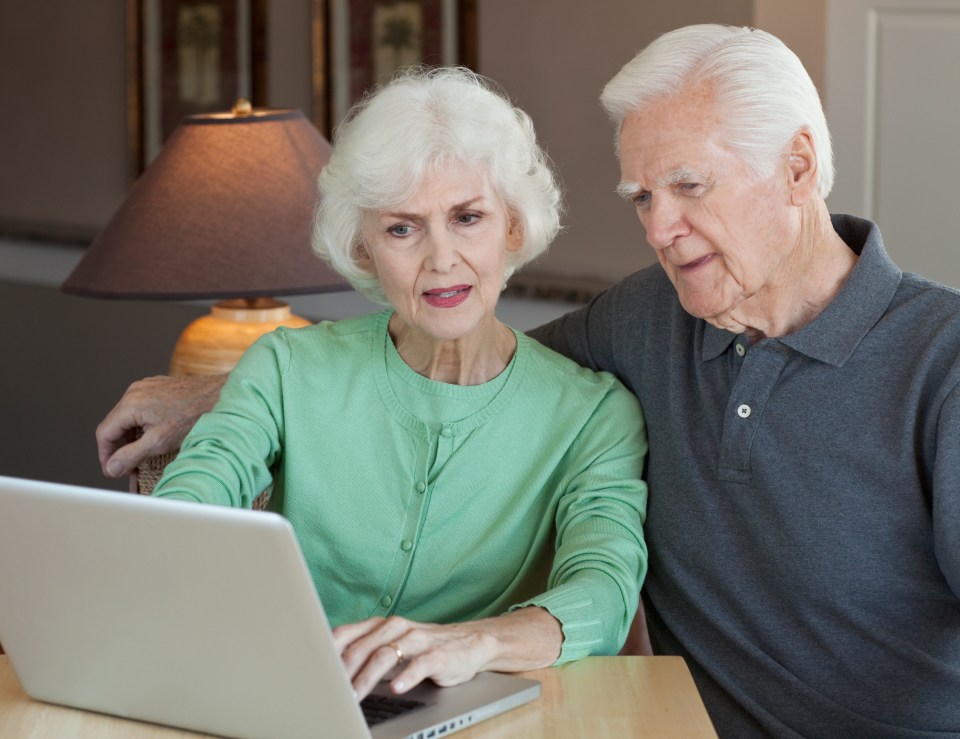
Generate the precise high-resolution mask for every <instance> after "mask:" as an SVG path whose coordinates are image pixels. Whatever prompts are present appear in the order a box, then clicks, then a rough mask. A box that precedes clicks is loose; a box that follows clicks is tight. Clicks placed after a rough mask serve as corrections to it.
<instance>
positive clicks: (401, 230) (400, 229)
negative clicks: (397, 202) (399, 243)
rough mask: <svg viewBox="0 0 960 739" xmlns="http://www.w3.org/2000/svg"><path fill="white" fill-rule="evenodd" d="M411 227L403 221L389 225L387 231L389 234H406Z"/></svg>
mask: <svg viewBox="0 0 960 739" xmlns="http://www.w3.org/2000/svg"><path fill="white" fill-rule="evenodd" d="M411 230H412V229H411V228H410V226H408V225H406V224H405V223H398V224H397V225H396V226H390V228H388V229H387V233H388V234H390V235H391V236H408V235H409V234H410V231H411Z"/></svg>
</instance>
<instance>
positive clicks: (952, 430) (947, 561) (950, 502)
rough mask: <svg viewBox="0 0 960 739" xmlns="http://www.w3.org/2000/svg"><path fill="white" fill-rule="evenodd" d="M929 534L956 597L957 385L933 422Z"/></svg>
mask: <svg viewBox="0 0 960 739" xmlns="http://www.w3.org/2000/svg"><path fill="white" fill-rule="evenodd" d="M933 536H934V550H935V552H936V556H937V562H938V563H939V564H940V569H941V570H942V571H943V574H944V576H945V577H946V579H947V582H948V583H949V584H950V588H951V590H953V592H954V594H955V595H956V596H957V597H960V386H957V387H954V388H953V390H952V391H951V392H950V394H949V395H948V396H947V400H946V402H945V403H944V405H943V408H942V409H941V411H940V418H939V420H938V422H937V458H936V463H935V466H934V476H933Z"/></svg>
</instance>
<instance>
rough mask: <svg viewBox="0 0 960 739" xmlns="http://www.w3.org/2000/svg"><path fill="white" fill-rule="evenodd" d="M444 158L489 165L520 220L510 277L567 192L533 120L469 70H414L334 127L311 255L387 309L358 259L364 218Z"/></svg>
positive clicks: (555, 227) (556, 215)
mask: <svg viewBox="0 0 960 739" xmlns="http://www.w3.org/2000/svg"><path fill="white" fill-rule="evenodd" d="M447 164H454V165H458V166H459V165H462V166H465V167H480V168H482V169H483V172H484V173H485V174H486V176H487V177H488V178H489V182H490V184H491V186H492V188H493V189H494V190H495V191H496V192H497V194H498V195H499V196H500V197H501V198H503V200H504V202H505V203H506V206H507V210H508V213H509V214H510V216H511V217H515V218H519V222H520V226H521V228H522V235H523V246H522V248H521V249H520V250H519V251H518V252H510V253H508V255H507V275H506V276H507V277H509V276H510V275H511V274H513V272H514V271H516V270H517V269H518V268H519V267H521V266H522V265H524V264H526V263H527V262H529V261H530V260H532V259H533V258H535V257H536V256H538V255H539V254H541V253H543V252H544V251H545V250H546V249H547V247H548V246H549V245H550V242H552V241H553V239H554V237H555V236H556V235H557V232H558V231H559V229H560V210H561V204H560V202H561V193H560V188H559V185H558V183H557V181H556V179H555V178H554V175H553V172H552V170H551V167H550V164H549V161H548V159H547V157H546V155H545V154H544V152H543V150H542V149H541V148H540V147H539V145H538V144H537V141H536V134H535V133H534V130H533V123H532V122H531V120H530V117H529V116H528V115H527V114H526V113H524V112H523V111H522V110H520V109H519V108H515V107H514V106H513V105H512V104H511V103H510V101H509V100H507V98H506V97H505V96H504V95H502V94H501V93H499V92H496V91H495V90H494V87H493V85H492V83H491V82H489V81H488V80H486V79H485V78H483V77H481V76H479V75H477V74H475V73H474V72H471V71H470V70H468V69H464V68H460V67H441V68H430V69H427V68H422V67H414V68H410V69H406V70H403V71H402V72H401V73H399V74H398V76H396V77H395V78H394V79H393V80H391V81H390V82H389V83H387V84H386V85H384V86H382V87H380V88H379V89H377V90H375V91H374V92H373V93H371V94H369V95H368V96H367V97H366V98H364V99H363V100H362V101H360V102H359V103H357V105H356V106H354V108H353V109H352V110H351V111H350V113H349V114H348V115H347V118H346V120H345V121H344V122H343V123H342V124H341V125H340V126H338V128H337V130H336V131H335V132H334V134H333V152H332V154H331V155H330V161H329V162H328V163H327V165H326V166H325V167H324V169H323V171H322V172H321V173H320V180H319V183H320V201H319V205H318V206H317V211H316V217H315V220H314V230H313V248H314V251H316V253H317V254H319V255H320V256H321V257H322V258H324V259H325V260H327V261H328V262H329V263H330V265H331V266H332V267H333V269H335V270H336V271H337V272H339V273H340V274H341V275H343V276H344V277H345V278H346V279H347V280H348V281H349V282H350V284H352V285H353V286H354V287H355V288H356V289H357V290H359V291H360V292H362V293H363V294H364V295H366V296H367V297H369V298H370V299H372V300H374V301H376V302H378V303H382V304H385V305H386V304H387V300H386V298H385V297H384V295H383V290H382V289H381V286H380V282H379V280H378V279H377V278H376V276H375V275H373V274H371V273H370V272H369V271H366V270H364V269H363V268H362V267H361V266H360V264H359V263H358V261H357V257H358V248H359V247H361V246H362V229H363V222H364V216H365V214H367V213H369V212H375V211H380V210H386V209H390V208H395V207H397V206H399V205H400V204H401V203H402V202H404V201H405V200H408V199H409V198H410V197H412V196H413V195H414V194H415V193H416V191H417V189H418V188H419V187H420V184H421V182H422V181H423V178H424V176H425V175H426V174H428V173H429V172H431V171H433V169H435V168H436V167H438V166H443V165H447Z"/></svg>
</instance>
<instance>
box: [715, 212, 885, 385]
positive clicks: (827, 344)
mask: <svg viewBox="0 0 960 739" xmlns="http://www.w3.org/2000/svg"><path fill="white" fill-rule="evenodd" d="M831 219H832V221H833V228H834V230H835V231H836V232H837V234H838V235H839V236H840V238H842V239H843V240H844V242H845V243H846V244H847V246H849V247H850V248H851V249H853V251H855V252H856V253H857V254H858V255H859V259H857V263H856V265H855V266H854V268H853V272H851V273H850V277H849V278H848V279H847V281H846V283H845V284H844V286H843V287H842V288H841V289H840V292H839V293H838V294H837V296H836V297H835V298H834V299H833V300H832V301H831V302H830V304H829V305H828V306H827V307H826V308H825V309H824V310H823V312H821V313H820V315H819V316H817V317H816V318H815V319H814V320H813V321H811V322H810V323H809V324H807V325H806V326H804V327H803V328H802V329H800V330H799V331H797V332H795V333H792V334H788V335H786V336H781V337H778V338H777V339H776V341H780V342H782V343H783V344H785V345H786V346H789V347H790V348H791V349H794V350H795V351H798V352H801V353H802V354H805V355H807V356H808V357H811V358H812V359H817V360H820V361H822V362H826V363H827V364H831V365H834V366H837V367H840V366H842V365H843V363H844V362H846V361H847V359H848V358H849V357H850V355H851V354H853V352H854V350H855V349H856V348H857V346H858V345H859V343H860V341H861V340H862V339H863V337H864V336H866V334H867V332H868V331H870V329H871V328H873V327H874V325H876V323H877V321H879V320H880V318H881V317H882V316H883V314H884V312H885V311H886V309H887V306H888V305H889V304H890V301H891V300H893V296H894V294H895V293H896V291H897V288H898V287H899V285H900V279H901V277H902V276H903V273H902V272H901V270H900V268H899V267H897V265H896V264H894V263H893V260H892V259H890V257H889V255H888V254H887V252H886V249H884V246H883V238H882V237H881V236H880V229H879V228H878V227H877V225H876V224H875V223H872V222H871V221H868V220H865V219H863V218H856V217H854V216H848V215H833V216H831ZM701 322H702V323H703V325H704V330H703V341H702V343H701V356H702V358H703V360H704V361H709V360H711V359H716V358H717V357H719V356H720V355H721V354H723V353H724V352H725V351H726V350H727V348H728V347H729V346H730V344H731V343H732V342H733V340H734V339H735V338H736V337H737V334H734V333H731V332H730V331H724V330H723V329H719V328H716V327H715V326H711V325H710V324H708V323H706V322H705V321H701Z"/></svg>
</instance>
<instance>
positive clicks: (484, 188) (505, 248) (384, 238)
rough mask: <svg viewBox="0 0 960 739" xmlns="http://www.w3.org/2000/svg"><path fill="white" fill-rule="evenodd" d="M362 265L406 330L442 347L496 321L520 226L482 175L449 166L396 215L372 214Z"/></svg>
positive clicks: (518, 242) (391, 211)
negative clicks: (510, 253)
mask: <svg viewBox="0 0 960 739" xmlns="http://www.w3.org/2000/svg"><path fill="white" fill-rule="evenodd" d="M363 243H364V248H363V250H362V252H365V256H364V257H363V258H362V259H361V260H360V261H361V264H363V265H364V266H365V267H366V268H368V269H370V270H371V271H372V272H374V273H375V274H376V275H377V277H378V278H379V280H380V284H381V286H382V288H383V292H384V295H386V297H387V299H388V300H389V301H390V304H391V305H392V306H393V308H394V310H396V314H397V316H396V317H397V318H398V319H399V320H400V321H401V322H403V324H405V325H406V326H407V327H409V328H411V329H414V330H416V331H419V332H422V333H423V334H424V335H425V336H427V337H429V338H432V339H434V340H438V341H447V340H457V339H463V338H469V337H470V336H471V334H476V335H477V336H479V335H480V330H482V329H483V328H485V327H487V326H489V325H490V322H495V321H496V318H495V316H494V309H495V308H496V305H497V300H498V299H499V297H500V292H501V290H502V289H503V282H504V274H505V264H506V259H507V253H508V252H511V251H518V250H519V249H520V248H521V246H522V245H523V238H522V234H521V228H520V222H519V219H518V218H515V217H511V215H510V214H509V213H508V212H507V207H506V205H505V203H504V202H503V199H502V198H501V197H500V196H499V194H498V193H497V192H495V191H494V189H493V188H492V187H491V185H490V183H489V181H488V178H487V176H486V173H485V172H484V171H483V170H482V169H480V168H476V167H474V168H470V167H465V166H463V165H456V164H450V165H444V166H442V167H439V168H438V169H436V170H434V171H433V172H432V173H431V174H428V175H427V176H426V177H424V180H423V182H422V184H421V185H420V189H419V190H417V192H416V194H415V195H414V196H413V197H411V198H410V199H409V200H407V201H406V202H403V203H401V204H400V205H399V206H398V207H396V208H390V209H388V210H382V211H376V212H371V213H369V214H368V215H367V217H366V219H365V221H364V227H363Z"/></svg>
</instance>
